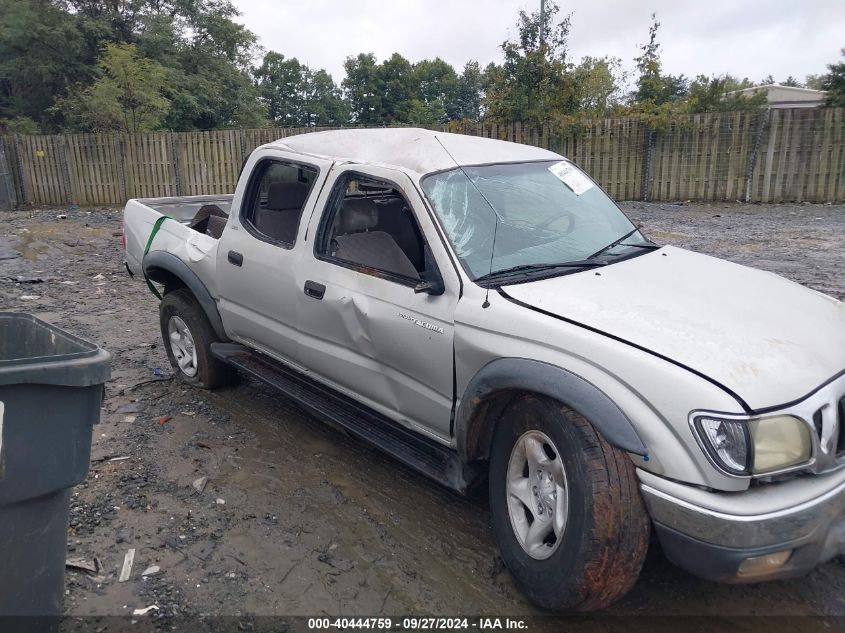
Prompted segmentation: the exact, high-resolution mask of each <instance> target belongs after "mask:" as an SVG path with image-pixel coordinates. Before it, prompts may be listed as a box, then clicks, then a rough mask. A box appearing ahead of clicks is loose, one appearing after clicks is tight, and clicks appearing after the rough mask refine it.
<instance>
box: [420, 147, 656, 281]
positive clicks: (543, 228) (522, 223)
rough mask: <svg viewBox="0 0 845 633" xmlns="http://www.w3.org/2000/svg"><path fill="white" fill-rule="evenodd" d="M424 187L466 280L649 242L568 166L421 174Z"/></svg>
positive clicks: (521, 165)
mask: <svg viewBox="0 0 845 633" xmlns="http://www.w3.org/2000/svg"><path fill="white" fill-rule="evenodd" d="M422 187H423V190H424V192H425V194H426V196H427V197H428V199H429V201H430V202H431V204H432V207H433V208H434V211H435V213H436V214H437V216H438V218H439V220H440V222H441V224H442V225H443V228H444V230H445V232H446V234H447V236H448V238H449V240H450V241H451V243H452V245H453V246H454V248H455V251H456V252H457V255H458V257H459V258H460V260H461V262H462V263H463V265H464V267H465V269H466V270H467V272H468V273H469V274H470V276H471V277H472V278H473V279H477V278H479V277H482V276H486V275H489V274H490V273H493V274H496V273H497V272H504V271H508V270H512V269H514V268H517V267H519V268H521V269H523V268H528V267H531V266H538V267H539V266H543V265H547V264H558V263H565V262H575V261H580V260H584V259H585V258H589V257H590V256H591V255H595V254H596V253H597V251H600V250H601V249H604V248H606V247H607V246H608V245H609V244H611V243H613V242H614V241H615V240H617V239H618V238H620V237H621V236H624V235H626V234H628V233H630V235H628V236H627V237H626V239H625V240H623V242H622V243H620V244H619V245H616V246H614V247H613V249H609V250H608V251H607V253H605V252H603V253H602V256H605V257H606V256H609V255H612V254H613V253H617V252H618V251H619V250H620V249H625V248H628V249H629V250H630V248H632V245H633V248H636V247H637V246H639V245H643V244H647V243H648V241H647V240H646V239H645V238H644V237H643V236H642V235H640V234H639V233H638V232H637V231H636V227H634V225H633V224H632V223H631V221H630V220H629V219H628V218H627V217H626V216H625V214H624V213H622V211H620V209H619V207H617V206H616V205H615V204H614V203H613V201H612V200H610V198H608V196H607V195H606V194H605V193H604V192H603V191H602V190H601V189H600V188H599V187H597V186H596V185H595V184H594V183H593V181H592V180H590V179H589V178H588V177H587V176H586V175H585V174H584V173H583V172H581V171H580V170H579V169H578V168H577V167H575V166H574V165H573V164H572V163H569V162H568V161H549V162H532V163H511V164H502V165H486V166H480V167H464V168H462V169H453V170H450V171H445V172H441V173H437V174H432V175H430V176H427V177H426V178H424V179H423V181H422Z"/></svg>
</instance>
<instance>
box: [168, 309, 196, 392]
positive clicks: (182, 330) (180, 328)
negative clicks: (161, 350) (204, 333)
mask: <svg viewBox="0 0 845 633" xmlns="http://www.w3.org/2000/svg"><path fill="white" fill-rule="evenodd" d="M167 335H168V337H169V338H170V349H171V351H172V352H173V357H174V358H175V359H176V364H177V365H178V366H179V370H180V371H181V372H182V373H183V374H185V375H186V376H188V377H189V378H193V377H194V376H196V375H197V369H198V367H197V348H196V345H194V337H193V336H192V335H191V330H190V329H188V324H187V323H185V321H183V320H182V318H181V317H178V316H172V317H170V321H168V322H167Z"/></svg>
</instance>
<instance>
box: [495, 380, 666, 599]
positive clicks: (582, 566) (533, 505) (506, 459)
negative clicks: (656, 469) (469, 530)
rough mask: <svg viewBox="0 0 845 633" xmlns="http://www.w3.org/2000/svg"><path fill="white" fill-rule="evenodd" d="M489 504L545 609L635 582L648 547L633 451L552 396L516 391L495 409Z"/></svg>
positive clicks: (507, 554)
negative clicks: (613, 442) (515, 395)
mask: <svg viewBox="0 0 845 633" xmlns="http://www.w3.org/2000/svg"><path fill="white" fill-rule="evenodd" d="M490 511H491V514H492V521H493V529H494V532H495V534H496V540H497V541H498V543H499V548H500V550H501V553H502V559H503V560H504V562H505V565H506V566H507V567H508V569H509V570H510V572H511V573H512V574H513V576H514V578H515V580H516V582H517V584H518V585H519V587H520V588H521V589H522V590H523V591H524V592H525V594H526V595H527V596H528V597H529V598H530V599H531V601H532V602H534V603H535V604H537V605H539V606H541V607H543V608H546V609H552V610H555V611H564V610H572V611H595V610H597V609H601V608H604V607H606V606H608V605H610V604H611V603H612V602H614V601H615V600H617V599H618V598H620V597H622V596H623V595H624V594H625V593H627V592H628V591H629V590H630V588H631V587H632V586H633V584H634V582H635V581H636V579H637V576H638V575H639V572H640V568H641V567H642V563H643V559H644V558H645V554H646V551H647V549H648V540H649V539H648V537H649V529H650V523H649V519H648V516H647V514H646V512H645V509H644V507H643V502H642V499H641V497H640V495H639V490H638V485H637V477H636V474H635V472H634V467H633V463H632V462H631V459H630V458H629V457H628V455H627V454H626V453H624V452H623V451H620V450H618V449H616V448H614V447H612V446H610V445H609V444H608V443H607V441H606V440H605V439H604V438H603V437H602V436H601V435H600V434H599V433H598V432H597V431H596V430H595V429H594V428H593V426H592V425H591V424H590V423H589V422H588V421H587V420H586V419H585V418H584V417H583V416H581V415H579V414H578V413H576V412H574V411H572V410H571V409H569V408H567V407H564V406H563V405H561V404H560V403H558V402H555V401H553V400H550V399H545V398H540V397H537V396H533V395H525V396H522V397H519V398H517V399H516V400H515V401H514V402H513V403H511V405H510V406H508V407H507V408H506V409H505V411H504V413H503V415H502V417H501V418H500V419H499V421H498V424H497V426H496V430H495V433H494V436H493V443H492V447H491V453H490Z"/></svg>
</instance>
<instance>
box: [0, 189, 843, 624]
mask: <svg viewBox="0 0 845 633" xmlns="http://www.w3.org/2000/svg"><path fill="white" fill-rule="evenodd" d="M625 207H626V209H627V210H628V212H629V214H630V215H631V217H633V218H634V219H636V220H637V221H638V222H641V223H642V224H643V226H644V230H645V232H646V233H647V234H649V235H650V236H652V237H653V238H654V239H655V240H656V241H658V242H660V243H672V244H676V245H680V246H684V247H688V248H691V249H693V250H698V251H702V252H707V253H711V254H715V255H718V256H720V257H724V258H727V259H730V260H733V261H736V262H739V263H743V264H748V265H751V266H756V267H759V268H763V269H767V270H772V271H774V272H777V273H780V274H782V275H785V276H787V277H789V278H791V279H794V280H796V281H798V282H801V283H804V284H806V285H808V286H811V287H813V288H816V289H818V290H821V291H823V292H827V293H830V294H832V295H834V296H836V297H838V298H839V299H845V274H843V270H845V207H843V206H821V205H777V206H770V207H762V206H757V205H722V204H715V205H689V204H688V205H668V204H667V205H658V204H642V203H628V204H626V205H625ZM59 214H67V216H68V217H67V218H66V219H60V218H59V217H58V216H59ZM2 218H3V226H2V228H0V309H3V310H12V311H25V312H29V313H32V314H35V315H36V316H38V317H40V318H42V319H45V320H47V321H49V322H51V323H54V324H56V325H58V326H60V327H62V328H65V329H67V330H69V331H70V332H73V333H75V334H77V335H78V336H81V337H83V338H86V339H88V340H91V341H93V342H96V343H97V344H99V345H101V346H102V347H104V348H106V349H107V350H109V351H110V352H111V353H112V354H113V366H112V378H111V380H110V381H109V383H108V384H107V390H106V400H105V402H104V404H103V410H102V421H101V423H100V424H99V425H98V426H96V427H95V429H94V442H93V452H92V462H91V471H90V474H89V477H88V480H87V481H86V482H85V483H83V484H82V485H80V486H78V487H77V488H76V489H75V490H74V492H73V500H72V507H71V514H70V531H69V535H68V544H69V548H70V550H71V552H70V554H69V556H75V557H82V558H84V559H86V560H89V561H92V562H93V561H94V559H95V557H96V559H97V560H98V561H99V562H100V563H101V569H100V571H99V572H98V573H94V574H91V573H85V572H76V571H70V572H69V573H68V574H67V580H66V584H67V595H66V600H65V610H66V613H67V614H69V615H90V614H103V615H125V614H128V613H131V611H132V610H133V609H135V608H139V607H147V606H150V605H156V607H158V609H159V611H157V612H155V611H153V615H156V614H158V616H159V617H164V618H167V617H171V616H186V615H187V616H193V615H200V614H215V615H247V614H249V615H320V614H332V615H354V614H363V615H376V614H392V615H398V614H407V613H418V614H429V615H436V614H476V615H477V614H496V615H518V614H520V615H531V614H536V613H538V611H537V610H536V609H535V608H534V607H532V606H531V605H530V604H529V603H528V602H527V601H526V600H525V598H524V597H523V596H522V595H521V594H520V592H519V591H518V590H517V589H516V587H515V586H514V584H513V582H512V581H511V579H510V577H509V575H508V573H507V572H506V571H505V570H504V569H503V565H502V562H501V560H500V558H499V557H498V555H497V551H496V547H495V545H494V542H493V535H492V532H491V529H490V525H489V516H488V510H487V503H486V500H485V499H484V496H483V495H478V496H476V497H474V498H471V499H468V500H467V499H462V498H459V497H457V496H455V495H453V494H451V493H450V492H448V491H446V490H444V489H442V488H440V487H439V486H437V485H435V484H433V483H431V482H429V481H427V480H425V479H423V478H422V477H420V476H418V475H416V474H414V473H413V472H411V471H410V470H408V469H406V468H404V467H402V466H400V465H398V464H397V463H395V462H393V461H392V460H390V459H388V458H386V457H384V456H382V455H381V454H379V453H378V452H376V451H374V450H372V449H370V448H369V447H367V446H365V445H363V444H361V443H359V442H356V441H354V440H352V439H349V438H347V437H345V436H342V435H340V434H338V433H337V432H335V431H333V430H330V429H329V428H327V427H325V426H324V425H322V424H321V423H319V422H317V421H315V420H314V419H312V418H310V417H309V416H308V415H306V414H304V413H303V412H301V411H300V410H299V409H298V408H297V407H296V406H295V405H294V404H292V403H291V402H289V401H287V400H286V399H285V398H283V397H280V396H279V395H278V394H277V393H274V392H272V391H270V390H269V389H267V388H265V387H263V386H261V385H259V384H257V383H254V382H250V381H243V382H242V383H241V384H239V385H237V386H235V387H232V388H227V389H224V390H221V391H217V392H214V393H208V392H204V391H197V390H194V389H191V388H187V387H185V386H183V385H182V384H181V383H179V382H178V381H176V380H174V379H173V376H172V372H171V368H170V366H169V364H168V362H167V359H166V357H165V353H164V351H163V348H162V345H161V343H160V338H159V336H160V335H159V326H158V310H157V300H156V299H155V298H154V297H153V296H152V295H151V294H150V293H149V292H148V291H147V289H146V287H145V286H144V284H143V282H142V281H139V280H137V279H136V280H130V279H128V278H127V276H126V273H125V272H124V269H123V266H122V252H121V250H120V245H119V240H120V238H119V231H120V213H119V211H117V210H114V209H91V210H85V209H61V208H56V209H39V210H34V211H17V212H13V213H9V214H4V215H3V216H2ZM16 254H17V255H16ZM38 279H40V281H36V280H38ZM33 282H35V283H33ZM124 458H125V459H124ZM203 477H206V478H207V483H206V484H205V487H204V488H203V489H202V491H199V490H198V489H197V488H200V487H201V486H200V485H199V484H198V486H197V487H196V488H195V487H194V485H193V484H194V482H195V481H196V480H198V479H200V478H203ZM129 548H135V549H136V555H135V563H134V567H133V571H132V575H131V578H130V580H129V581H128V582H125V583H119V582H118V581H117V577H118V574H119V572H120V568H121V564H122V562H123V559H124V554H125V553H126V551H127V549H129ZM153 565H155V566H158V567H159V568H160V571H159V572H158V573H156V574H154V575H151V576H148V577H142V572H143V571H144V570H145V569H146V568H148V567H150V566H153ZM609 613H610V614H614V615H628V614H635V615H661V616H662V615H671V614H683V615H692V614H710V615H719V616H734V615H754V614H765V615H779V614H783V615H787V614H789V615H824V616H833V615H845V561H843V560H842V559H839V560H835V561H832V562H830V563H828V564H826V565H823V566H821V567H820V568H818V569H817V570H815V571H814V572H813V573H812V574H810V575H809V576H807V577H806V578H802V579H798V580H790V581H782V582H774V583H769V584H763V585H746V586H721V585H717V584H713V583H709V582H705V581H702V580H698V579H696V578H693V577H692V576H689V575H687V574H686V573H684V572H682V571H680V570H678V569H676V568H675V567H673V566H672V565H671V564H670V563H668V562H667V561H666V559H665V558H664V556H663V554H662V553H661V551H660V549H659V547H658V546H657V545H656V544H653V545H652V547H651V550H650V553H649V556H648V560H647V562H646V564H645V568H644V570H643V572H642V576H641V579H640V581H639V582H638V583H637V585H636V586H635V588H634V589H633V591H632V592H631V593H630V594H629V595H628V596H627V597H626V598H624V599H623V600H622V601H620V602H619V603H618V604H617V605H615V606H614V607H613V608H612V609H610V610H609Z"/></svg>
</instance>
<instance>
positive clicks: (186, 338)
mask: <svg viewBox="0 0 845 633" xmlns="http://www.w3.org/2000/svg"><path fill="white" fill-rule="evenodd" d="M159 321H160V325H161V337H162V339H163V340H164V348H165V350H166V351H167V358H168V359H169V360H170V364H171V365H173V369H174V370H175V372H176V374H177V375H178V376H179V378H181V379H182V380H183V381H184V382H186V383H188V384H190V385H195V386H197V387H204V388H206V389H215V388H217V387H222V386H224V385H227V384H230V383H232V382H234V381H235V380H236V378H237V373H236V372H235V370H234V369H233V368H232V367H229V366H228V365H226V364H225V363H223V362H221V361H219V360H217V359H216V358H214V357H213V356H212V355H211V344H212V343H216V342H218V341H219V338H218V337H217V336H216V335H215V334H214V330H213V329H212V328H211V324H210V323H209V322H208V319H207V318H206V316H205V313H204V312H203V311H202V308H200V306H199V305H198V304H197V302H196V300H195V299H194V296H193V295H192V294H191V292H190V291H189V290H188V289H186V288H180V289H179V290H174V291H173V292H169V293H167V294H166V295H164V299H162V301H161V305H160V306H159Z"/></svg>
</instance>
